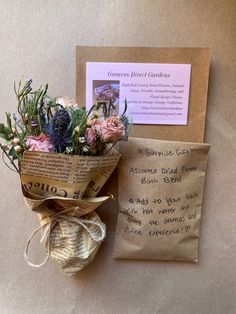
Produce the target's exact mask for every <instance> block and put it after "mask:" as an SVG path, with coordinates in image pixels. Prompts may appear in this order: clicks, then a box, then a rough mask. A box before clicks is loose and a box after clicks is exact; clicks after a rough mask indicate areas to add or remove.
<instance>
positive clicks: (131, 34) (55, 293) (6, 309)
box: [0, 0, 236, 314]
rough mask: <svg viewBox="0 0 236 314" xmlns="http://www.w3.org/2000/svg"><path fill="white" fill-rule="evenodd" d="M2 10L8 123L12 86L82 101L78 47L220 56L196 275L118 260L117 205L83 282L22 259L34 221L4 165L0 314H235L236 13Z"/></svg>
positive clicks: (138, 8) (220, 8)
mask: <svg viewBox="0 0 236 314" xmlns="http://www.w3.org/2000/svg"><path fill="white" fill-rule="evenodd" d="M0 7H1V10H0V22H1V28H0V38H1V41H0V56H1V57H0V73H1V76H0V109H1V110H0V120H3V119H4V112H5V111H14V110H15V104H16V102H15V96H14V93H13V81H14V80H18V79H20V77H21V75H22V74H24V75H25V77H26V78H28V77H32V78H33V79H34V87H35V88H36V87H38V86H39V85H40V84H43V83H44V82H45V83H46V82H48V83H49V92H50V94H51V95H57V94H58V95H63V94H66V95H68V96H72V97H75V46H76V45H84V46H88V45H91V46H95V45H96V46H128V47H129V46H134V47H210V48H211V49H212V57H211V70H210V85H209V92H208V109H207V120H206V137H205V140H206V142H208V143H211V151H210V155H209V160H208V168H207V177H206V185H205V193H204V204H203V211H202V224H201V234H200V237H201V243H200V256H199V263H198V264H193V265H192V264H184V263H174V262H171V263H165V262H148V261H146V262H141V261H124V260H122V261H120V260H114V259H112V250H113V243H114V232H113V231H114V229H115V223H116V207H115V206H114V203H113V202H112V201H109V206H106V205H104V206H103V208H101V209H100V210H99V215H100V216H101V218H102V219H103V221H104V222H106V223H107V224H108V225H109V230H108V237H107V239H106V240H105V241H104V243H103V244H102V247H101V249H100V251H99V252H98V254H97V256H96V258H95V260H94V262H93V263H92V264H91V265H89V266H88V267H87V268H86V269H84V271H83V272H81V273H80V274H79V275H78V276H76V277H75V278H67V277H66V276H65V275H63V274H62V273H61V272H60V271H59V270H58V268H57V267H55V265H54V264H53V263H52V262H50V263H49V264H48V265H47V267H45V268H43V269H40V270H35V269H32V268H30V267H29V266H28V265H27V264H26V263H25V261H24V257H23V251H24V246H25V242H26V239H27V238H28V236H29V234H30V233H31V231H32V230H33V229H34V228H35V227H36V226H37V225H38V221H37V217H36V216H35V214H33V213H32V212H31V211H29V210H27V208H26V207H25V205H24V201H23V199H22V196H21V190H20V186H19V179H18V177H17V175H16V174H14V173H11V172H9V170H8V169H7V168H6V167H4V165H3V164H2V163H0V178H1V184H0V195H1V201H0V213H1V220H0V252H1V255H0V279H1V280H0V312H1V313H4V314H19V313H20V314H21V313H24V314H32V313H33V314H38V313H40V314H54V313H55V314H64V313H69V314H74V313H76V314H77V313H81V314H84V313H85V314H90V313H92V314H93V313H99V314H100V313H101V314H110V313H113V314H120V313H125V314H130V313H131V314H133V313H134V314H136V313H137V314H139V313H141V314H153V313H158V314H159V313H161V314H173V313H174V314H189V313H191V314H192V313H194V314H222V313H227V314H234V313H235V312H236V305H235V298H236V267H235V262H236V232H235V230H236V228H235V226H236V214H235V204H236V193H235V186H236V175H235V161H236V157H235V156H236V148H235V140H236V127H235V121H236V109H235V100H236V93H235V81H236V61H235V60H236V58H235V51H236V42H235V37H236V24H235V20H236V2H235V1H234V0H209V1H204V0H200V1H195V0H192V1H187V0H180V1H177V0H170V1H168V2H167V1H164V0H159V1H152V0H146V1H143V0H142V1H141V0H137V1H133V0H131V1H128V0H119V1H113V0H111V1H110V0H109V1H108V0H104V1H101V0H95V1H79V0H78V1H65V0H61V1H56V0H51V1H34V2H29V1H24V0H21V1H20V0H10V1H7V0H3V1H1V4H0ZM107 186H109V183H108V184H107ZM110 192H111V193H112V192H113V191H112V190H111V191H110ZM37 247H38V249H37V250H36V252H35V257H36V258H37V257H38V258H40V257H42V256H43V253H44V252H43V250H42V251H41V250H40V246H37Z"/></svg>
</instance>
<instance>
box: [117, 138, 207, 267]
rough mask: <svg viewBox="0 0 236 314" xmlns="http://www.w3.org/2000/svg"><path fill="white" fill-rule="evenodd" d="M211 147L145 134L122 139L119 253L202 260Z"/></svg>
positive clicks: (190, 260) (144, 256)
mask: <svg viewBox="0 0 236 314" xmlns="http://www.w3.org/2000/svg"><path fill="white" fill-rule="evenodd" d="M209 148H210V145H208V144H197V143H186V142H172V141H159V140H149V139H141V138H130V140H129V142H127V143H122V144H121V146H120V152H121V154H122V157H121V160H120V163H119V165H118V194H119V200H118V202H119V214H118V222H117V230H116V238H115V248H114V257H116V258H129V259H153V260H175V261H189V262H196V261H197V259H198V238H199V225H200V219H201V206H202V198H203V188H204V180H205V168H206V161H207V156H208V151H209Z"/></svg>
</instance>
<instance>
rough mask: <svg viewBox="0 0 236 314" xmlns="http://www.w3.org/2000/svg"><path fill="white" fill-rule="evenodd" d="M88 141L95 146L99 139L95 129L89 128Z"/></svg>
mask: <svg viewBox="0 0 236 314" xmlns="http://www.w3.org/2000/svg"><path fill="white" fill-rule="evenodd" d="M85 137H86V141H87V143H88V144H89V145H93V144H94V143H95V142H96V139H97V133H96V130H95V129H94V128H88V129H87V130H86V136H85Z"/></svg>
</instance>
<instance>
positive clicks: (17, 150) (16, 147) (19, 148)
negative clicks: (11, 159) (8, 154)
mask: <svg viewBox="0 0 236 314" xmlns="http://www.w3.org/2000/svg"><path fill="white" fill-rule="evenodd" d="M14 148H15V151H16V152H17V153H19V152H21V151H22V148H21V147H20V146H19V145H16V146H15V147H14Z"/></svg>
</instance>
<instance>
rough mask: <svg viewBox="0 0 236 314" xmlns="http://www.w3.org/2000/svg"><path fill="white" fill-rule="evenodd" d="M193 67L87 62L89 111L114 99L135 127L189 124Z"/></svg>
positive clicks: (121, 111)
mask: <svg viewBox="0 0 236 314" xmlns="http://www.w3.org/2000/svg"><path fill="white" fill-rule="evenodd" d="M190 75H191V64H157V63H115V62H114V63H111V62H110V63H108V62H86V108H87V109H89V108H90V107H91V106H92V105H93V104H94V103H96V102H98V101H107V100H109V99H111V100H112V102H113V103H114V104H116V105H117V106H118V107H119V113H120V114H122V113H123V111H124V103H125V99H126V100H127V104H128V109H127V113H129V114H130V115H131V116H132V119H133V123H134V124H169V125H186V124H187V121H188V104H189V89H190Z"/></svg>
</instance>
